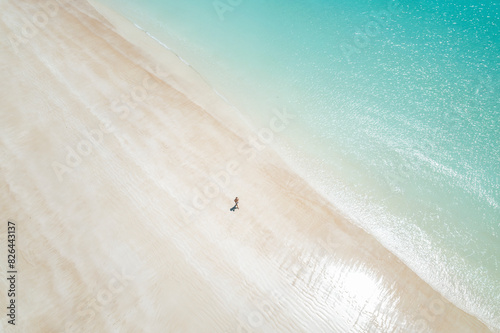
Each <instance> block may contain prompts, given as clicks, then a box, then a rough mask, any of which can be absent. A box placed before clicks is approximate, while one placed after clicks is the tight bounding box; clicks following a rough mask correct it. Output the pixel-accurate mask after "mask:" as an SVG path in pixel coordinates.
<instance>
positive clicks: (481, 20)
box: [101, 0, 500, 328]
mask: <svg viewBox="0 0 500 333" xmlns="http://www.w3.org/2000/svg"><path fill="white" fill-rule="evenodd" d="M101 2H103V3H105V4H108V5H111V7H113V8H115V9H116V10H117V11H119V12H121V13H123V14H124V15H125V16H127V17H128V18H129V19H131V20H132V21H133V22H135V23H136V24H137V25H139V26H140V27H141V28H143V29H144V30H146V31H147V32H148V33H150V34H151V35H153V36H154V37H155V38H157V39H159V40H160V41H161V42H163V43H164V44H165V45H166V46H168V47H169V48H171V49H173V50H174V52H176V53H177V54H178V55H179V56H181V57H182V58H183V59H185V60H186V61H187V62H188V63H189V64H191V65H192V66H193V67H194V68H195V69H196V70H197V71H198V72H200V73H201V75H202V76H204V77H205V79H206V80H207V81H208V82H209V83H210V84H211V85H212V86H213V87H214V88H215V89H216V90H217V91H219V92H220V93H221V94H222V95H223V96H225V97H226V98H227V99H228V100H229V101H230V102H231V103H232V104H234V105H235V106H237V107H238V109H240V110H241V112H242V113H243V115H244V116H245V117H247V118H248V119H250V120H251V121H252V122H253V124H254V125H255V126H256V128H259V127H263V126H265V125H267V124H268V122H269V118H270V117H271V116H272V115H273V113H272V112H273V111H272V110H274V109H279V110H283V109H286V110H287V112H289V113H291V114H293V116H294V118H293V119H291V120H290V122H289V124H287V127H286V129H285V130H283V131H281V132H280V133H274V134H275V138H276V139H277V140H276V141H275V143H276V144H275V147H276V149H277V150H278V151H279V152H280V154H281V155H282V157H284V159H285V160H286V161H288V162H289V164H290V165H291V166H292V167H293V168H295V169H296V170H297V171H299V172H300V173H301V174H303V175H304V176H305V178H306V179H307V180H308V181H309V182H310V183H312V184H313V185H315V186H316V187H317V188H318V190H319V191H320V192H321V193H323V194H324V195H325V196H326V197H328V198H329V199H330V200H331V201H332V202H333V203H334V204H335V205H336V206H337V207H339V208H340V209H341V210H342V211H343V212H344V213H345V214H347V215H349V216H350V217H352V218H353V219H354V220H355V221H356V222H357V223H358V224H359V225H360V226H362V227H363V228H364V229H365V230H367V231H369V232H370V233H371V234H373V235H375V236H376V237H377V239H379V240H380V241H381V242H382V243H383V244H384V245H385V246H386V247H387V248H388V249H389V250H391V251H392V252H393V253H394V254H396V255H397V256H398V257H399V258H401V259H402V260H403V261H404V262H405V263H406V264H407V265H408V266H409V267H411V268H412V269H413V270H414V271H415V272H416V273H417V274H418V275H419V276H421V277H422V278H423V279H424V280H426V281H427V282H428V283H429V284H431V285H432V286H433V287H434V288H436V289H437V290H438V291H440V292H441V293H443V295H445V296H446V297H447V298H448V299H450V300H451V301H452V302H454V303H455V304H457V305H458V306H459V307H461V308H463V309H465V310H466V311H467V312H470V313H472V314H474V315H476V316H477V317H479V318H480V319H481V320H483V321H484V322H486V323H488V324H489V325H490V326H491V327H496V328H500V321H499V318H500V283H499V281H500V264H499V258H500V239H499V238H500V208H499V204H500V191H499V186H500V176H499V175H500V148H499V147H500V144H499V143H500V126H499V122H500V113H499V112H500V111H499V103H500V90H499V86H498V85H499V84H498V82H500V80H499V79H500V75H499V74H500V68H499V54H500V47H499V45H500V44H499V43H498V41H499V27H498V22H499V19H500V10H499V5H498V4H495V3H492V2H488V1H480V2H476V3H474V4H471V3H467V2H464V1H453V2H448V3H440V2H438V1H427V2H424V1H416V2H409V1H401V2H399V3H397V2H392V1H368V2H361V1H354V2H352V1H349V2H347V1H326V0H322V1H319V0H318V1H293V2H290V1H284V0H279V1H274V2H272V3H270V2H268V1H262V0H260V1H236V0H235V1H220V2H211V1H205V0H203V1H202V0H192V1H189V2H178V1H164V0H163V1H159V0H154V1H152V0H150V1H140V2H139V1H133V0H127V1H117V0H102V1H101ZM214 3H219V5H221V4H222V5H221V6H222V7H217V8H218V9H217V8H216V7H215V6H214Z"/></svg>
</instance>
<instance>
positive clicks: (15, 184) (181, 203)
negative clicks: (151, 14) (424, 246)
mask: <svg viewBox="0 0 500 333" xmlns="http://www.w3.org/2000/svg"><path fill="white" fill-rule="evenodd" d="M90 3H91V4H92V7H91V6H89V5H87V4H77V5H72V4H68V3H65V4H63V5H60V8H59V11H58V13H55V14H54V16H53V17H51V20H52V21H50V22H49V23H53V24H47V26H46V27H44V30H43V34H40V35H38V36H37V37H36V38H33V39H32V40H31V41H30V43H27V44H23V46H24V48H23V49H21V50H20V54H21V55H16V54H14V53H12V51H9V54H8V57H9V58H10V59H8V60H10V61H11V63H12V64H13V67H15V68H16V69H19V71H16V72H14V70H12V69H3V70H4V71H9V72H8V73H6V74H7V75H9V76H10V77H12V82H14V84H13V87H21V88H20V89H19V90H17V91H16V90H14V89H10V88H8V87H4V88H5V89H4V90H5V91H6V92H4V94H6V95H5V97H6V96H9V97H8V98H6V99H5V100H6V102H7V105H8V106H9V107H10V108H12V109H13V110H14V111H17V112H13V114H12V115H7V114H2V123H3V124H5V125H3V126H5V128H4V130H2V136H1V138H0V140H1V141H0V142H1V144H2V145H3V146H5V147H7V151H8V153H7V155H6V161H8V162H7V163H6V165H5V166H3V167H2V171H5V172H3V174H4V175H5V176H4V177H3V179H2V185H3V186H4V187H6V188H8V189H9V191H8V192H7V193H3V194H2V196H1V198H2V200H1V201H2V210H3V211H4V212H6V214H7V216H8V217H9V218H11V217H12V218H13V219H14V220H16V221H18V223H20V224H23V223H25V226H24V228H22V229H21V228H20V229H19V232H20V233H21V232H22V233H23V234H22V235H23V238H25V239H26V241H25V243H24V244H23V246H22V247H20V249H19V251H20V252H21V254H22V255H21V259H20V267H21V268H22V270H23V273H24V278H23V280H21V281H20V283H22V286H23V287H24V290H26V291H25V293H26V294H28V292H29V294H32V298H33V299H31V300H30V299H26V298H21V296H20V297H19V299H18V302H19V303H20V304H21V305H22V308H24V309H27V310H26V313H27V315H25V318H24V319H18V320H19V323H20V327H21V328H23V327H24V328H25V329H28V328H29V327H31V328H33V327H40V328H39V331H40V332H44V331H49V330H51V331H82V330H83V331H89V330H93V331H96V332H97V331H99V332H101V331H102V332H105V331H110V330H112V329H113V328H116V327H120V328H121V329H129V330H133V329H139V327H141V329H146V330H148V331H161V330H162V329H163V331H164V330H165V328H166V329H167V330H169V331H172V332H177V331H179V332H199V329H208V330H210V331H224V330H227V331H235V330H243V329H249V328H250V329H254V330H258V331H263V332H271V331H273V332H276V331H283V332H295V331H296V332H305V331H318V332H321V331H331V330H340V331H341V330H343V329H345V328H346V327H347V328H349V329H351V330H355V331H366V330H373V331H379V330H383V331H388V330H392V331H400V330H407V329H408V330H411V329H413V330H416V331H432V332H447V331H457V332H459V331H460V330H461V329H462V330H463V331H464V332H466V331H465V329H467V328H468V329H469V330H470V331H474V332H488V331H489V330H488V329H487V328H486V327H485V326H484V324H482V323H481V322H480V321H479V320H478V319H477V318H475V317H473V316H471V315H469V314H466V313H465V312H463V311H462V310H460V309H458V308H456V307H455V306H454V305H453V304H451V303H449V302H448V301H447V300H445V299H443V298H442V297H441V296H440V295H439V294H438V293H437V292H435V291H434V290H433V289H432V288H431V287H430V286H429V285H427V284H426V283H425V282H423V281H422V280H421V279H420V278H419V277H418V276H416V274H415V273H413V272H412V271H411V270H410V269H409V268H408V267H406V266H405V265H404V264H403V263H402V262H401V261H400V260H398V259H397V258H396V257H395V256H394V255H393V254H392V253H390V252H389V251H388V250H386V249H385V248H384V247H383V246H382V245H380V243H378V242H377V241H376V240H375V239H374V238H373V237H372V236H370V235H368V234H367V233H366V232H364V231H363V230H361V229H360V228H358V227H356V226H354V225H353V224H352V223H351V222H349V221H348V220H346V219H345V218H344V217H342V216H340V215H338V213H336V211H335V208H334V207H332V206H331V205H330V203H328V202H326V201H324V199H322V198H321V197H320V196H319V195H318V193H316V192H315V190H314V189H312V188H311V187H310V186H309V185H308V184H307V183H305V182H304V181H303V180H302V179H300V178H297V175H295V174H294V173H293V172H292V171H291V170H290V169H289V168H288V167H287V166H286V164H285V163H284V162H283V161H282V160H281V159H280V158H279V157H278V155H277V154H276V153H275V152H274V151H272V149H271V147H269V144H267V145H266V142H267V141H266V140H265V139H264V140H260V139H259V136H258V134H256V133H255V129H252V128H250V127H249V126H248V124H247V123H246V121H244V119H243V118H242V117H241V116H240V115H238V114H237V113H236V112H235V109H234V108H233V107H232V106H229V105H227V104H226V103H225V101H223V99H222V98H220V97H219V96H218V95H217V92H216V91H215V90H214V89H212V88H211V87H210V86H208V84H207V83H206V82H205V81H204V80H203V79H202V78H201V76H200V75H199V74H198V73H196V71H195V70H194V69H193V68H191V67H189V66H187V65H186V64H185V63H184V62H183V61H182V60H181V58H179V57H178V56H176V55H175V54H174V53H172V52H170V51H168V50H166V49H165V48H164V47H163V46H161V45H160V44H158V43H157V42H156V41H154V40H153V39H152V38H151V37H150V36H148V35H147V34H146V33H145V32H144V31H141V30H139V29H138V28H137V27H135V26H134V25H133V23H131V22H129V21H127V20H126V19H125V18H123V17H121V16H119V15H118V14H116V13H114V12H113V11H112V10H109V9H108V8H107V7H104V6H102V5H101V4H98V3H97V2H96V1H91V2H90ZM59 4H60V3H59ZM2 7H4V8H5V9H6V12H9V11H10V12H13V13H15V14H16V15H19V16H22V15H23V14H24V15H31V14H30V13H33V12H36V10H37V5H36V4H34V2H30V1H24V2H21V3H20V4H19V5H18V6H17V7H16V8H14V7H15V6H14V5H10V6H9V5H7V4H3V6H2ZM94 8H96V10H97V12H95V11H94ZM49 16H50V15H49ZM104 18H105V19H104ZM106 20H107V21H109V23H110V24H108V23H107V21H106ZM9 24H10V25H9ZM6 26H9V27H11V28H10V29H13V28H12V27H14V28H15V24H13V23H11V22H9V23H6V22H4V27H2V29H6V30H7V31H6V32H8V29H7V28H5V27H6ZM20 26H22V25H20V24H19V23H17V28H19V27H20ZM61 26H64V27H66V28H67V30H65V31H61V29H60V27H61ZM111 26H113V27H114V29H116V32H115V31H113V30H114V29H111ZM12 31H14V30H12ZM6 35H7V34H6ZM75 37H78V38H80V39H78V38H75ZM96 43H98V44H96ZM56 45H57V49H54V46H56ZM93 47H96V48H98V50H99V52H92V51H93ZM20 57H22V58H20ZM20 59H22V61H20ZM40 59H41V60H40ZM82 59H86V60H88V63H85V64H84V65H79V64H80V61H82ZM25 60H28V63H26V62H25ZM29 61H33V62H34V64H30V63H29ZM71 65H72V66H73V67H72V66H71ZM31 66H38V67H37V68H40V69H39V70H37V71H36V72H33V71H32V67H31ZM17 73H20V74H17ZM30 79H31V80H30ZM89 81H90V82H92V84H90V85H89V84H88V82H89ZM44 87H46V88H44ZM96 87H99V89H97V88H96ZM41 92H45V95H44V94H42V93H41ZM24 96H30V97H31V98H27V99H25V98H24ZM110 96H111V97H110ZM123 96H125V97H123ZM165 106H168V107H165ZM34 110H35V111H34ZM89 110H90V112H89ZM137 110H140V114H141V115H140V116H137V117H136V115H135V114H133V113H134V112H132V111H137ZM132 114H133V115H132ZM33 118H35V119H40V121H39V122H37V123H36V122H33V121H32V119H33ZM102 123H105V124H107V125H105V126H100V124H102ZM227 124H230V126H228V125H227ZM283 125H286V117H284V118H283V115H281V117H280V116H279V115H276V114H274V115H272V116H271V118H270V120H269V126H268V129H269V130H270V131H272V130H279V129H280V128H282V126H283ZM95 129H100V133H101V135H99V134H98V132H97V131H95ZM92 130H94V132H92ZM89 133H90V134H92V133H94V136H93V137H90V138H87V136H88V134H89ZM248 137H252V138H254V140H255V143H254V144H252V143H251V142H250V141H249V140H248ZM264 138H265V137H264ZM88 142H90V143H88ZM68 147H69V149H68ZM261 147H263V148H262V149H259V148H261ZM38 151H40V152H38ZM89 151H90V152H89ZM37 152H38V153H37ZM70 155H71V156H70ZM68 156H70V158H68ZM75 156H78V157H79V163H77V161H78V158H76V157H75ZM54 161H56V162H57V163H59V164H61V165H66V166H67V167H70V168H71V170H70V171H68V172H63V171H61V173H60V176H61V177H58V175H57V173H56V172H55V171H54V169H53V165H54ZM69 162H73V164H71V163H69ZM70 164H71V165H70ZM51 166H52V167H51ZM62 170H65V169H62ZM61 179H62V181H61ZM214 184H215V185H214ZM197 193H198V194H197ZM200 193H201V194H200ZM235 193H236V194H235ZM242 193H243V194H242ZM234 195H238V196H239V197H240V200H241V201H240V206H241V209H240V211H238V212H235V213H230V212H229V211H228V209H229V208H230V207H229V205H230V203H231V202H232V198H233V197H234ZM77 198H78V199H77ZM318 202H320V203H321V205H318ZM226 206H228V207H226ZM227 214H232V215H229V216H228V215H227ZM21 221H22V222H21ZM27 221H32V222H30V223H28V222H27ZM89 244H94V246H93V247H92V248H89V247H88V245H89ZM165 254H166V255H165ZM33 263H36V265H35V264H33ZM39 267H43V270H41V269H40V268H39ZM4 281H5V279H4ZM117 281H118V282H119V283H117ZM349 281H355V283H354V284H352V283H351V282H349ZM118 285H121V286H124V288H127V292H126V293H125V292H124V288H119V286H118ZM359 285H367V286H369V287H370V288H371V290H373V292H368V291H367V290H362V291H363V292H362V293H360V292H358V290H357V289H359ZM20 288H21V286H20ZM59 288H62V289H61V290H66V291H68V292H69V293H68V296H64V295H66V293H62V292H61V290H59ZM104 295H106V296H104ZM109 295H111V296H109ZM92 299H94V302H97V304H98V305H99V306H98V310H97V309H96V307H93V306H91V305H88V304H89V302H91V300H92ZM144 299H146V300H147V302H143V301H142V300H144ZM42 300H44V303H42V302H41V301H42ZM95 300H97V301H95ZM36 301H38V302H36ZM45 303H49V304H51V305H52V308H51V309H50V311H51V312H52V311H55V313H57V314H58V315H59V318H56V319H53V320H51V321H49V320H47V319H46V320H43V321H41V323H40V326H35V325H36V324H37V323H38V321H39V320H40V318H41V317H43V316H44V315H46V311H49V310H45V309H42V308H40V307H39V306H37V304H45ZM133 304H139V305H138V309H134V310H132V305H133ZM343 306H345V308H344V307H343ZM20 308H21V307H20ZM125 314H126V315H125ZM193 316H195V318H196V319H197V320H196V322H191V321H192V319H193ZM339 316H342V319H338V318H339ZM91 317H92V320H93V322H91V321H90V320H89V318H91ZM124 317H125V319H123V318H124ZM143 321H144V325H145V326H139V325H140V324H142V323H143ZM116 325H119V326H116ZM2 326H3V328H4V329H5V331H9V329H10V328H7V327H8V326H6V324H5V323H4V322H3V323H2Z"/></svg>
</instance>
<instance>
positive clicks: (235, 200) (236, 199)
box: [234, 197, 240, 209]
mask: <svg viewBox="0 0 500 333" xmlns="http://www.w3.org/2000/svg"><path fill="white" fill-rule="evenodd" d="M239 201H240V199H238V197H236V198H235V199H234V203H235V205H234V207H235V208H236V209H240V207H238V202H239Z"/></svg>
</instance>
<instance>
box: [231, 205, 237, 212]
mask: <svg viewBox="0 0 500 333" xmlns="http://www.w3.org/2000/svg"><path fill="white" fill-rule="evenodd" d="M236 209H238V205H234V206H233V208H231V209H230V211H232V212H234V211H236Z"/></svg>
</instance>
